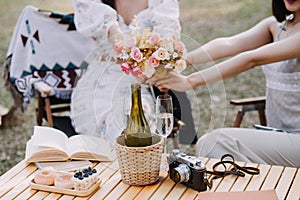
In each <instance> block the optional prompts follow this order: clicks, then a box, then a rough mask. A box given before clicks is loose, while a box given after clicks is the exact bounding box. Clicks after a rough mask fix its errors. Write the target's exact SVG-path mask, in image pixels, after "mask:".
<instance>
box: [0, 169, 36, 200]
mask: <svg viewBox="0 0 300 200" xmlns="http://www.w3.org/2000/svg"><path fill="white" fill-rule="evenodd" d="M36 169H37V168H36V167H35V166H34V165H29V166H27V167H26V168H25V169H22V171H21V172H20V173H18V174H16V176H14V177H12V178H11V179H9V180H8V181H6V184H5V185H2V186H1V189H0V197H2V196H3V195H4V194H5V193H7V192H9V191H10V190H11V189H12V188H14V187H15V186H16V185H18V184H20V183H21V182H22V181H23V180H24V179H26V177H28V176H29V175H30V174H32V173H34V171H35V170H36Z"/></svg>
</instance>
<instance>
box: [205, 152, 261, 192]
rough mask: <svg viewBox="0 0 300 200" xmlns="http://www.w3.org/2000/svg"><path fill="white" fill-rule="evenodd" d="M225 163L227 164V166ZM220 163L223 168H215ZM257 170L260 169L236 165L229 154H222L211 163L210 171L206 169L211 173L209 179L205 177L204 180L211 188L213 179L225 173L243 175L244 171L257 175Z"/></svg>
mask: <svg viewBox="0 0 300 200" xmlns="http://www.w3.org/2000/svg"><path fill="white" fill-rule="evenodd" d="M228 158H229V159H228ZM226 164H229V167H228V165H226ZM220 165H221V166H223V169H217V168H218V167H219V166H220ZM259 172H260V170H259V169H258V168H255V167H242V166H240V165H238V164H237V163H236V162H235V160H234V157H233V156H232V155H231V154H224V155H223V156H222V157H221V160H220V161H219V162H217V163H215V164H214V165H213V167H212V171H206V173H207V174H211V175H212V176H211V178H210V181H209V180H208V179H207V178H205V182H206V184H207V186H208V187H209V188H212V181H213V180H215V179H218V178H223V177H225V176H227V175H236V176H241V177H244V176H245V174H246V173H247V174H250V175H257V174H259Z"/></svg>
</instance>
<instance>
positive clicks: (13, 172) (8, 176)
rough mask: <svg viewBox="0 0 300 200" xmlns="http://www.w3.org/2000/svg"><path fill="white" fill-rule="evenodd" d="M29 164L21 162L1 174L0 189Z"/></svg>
mask: <svg viewBox="0 0 300 200" xmlns="http://www.w3.org/2000/svg"><path fill="white" fill-rule="evenodd" d="M28 165H29V163H27V162H25V161H24V160H22V161H21V162H19V163H18V164H16V165H15V166H14V167H12V168H11V169H10V170H9V171H7V172H6V173H5V174H3V175H2V176H1V177H0V187H1V186H2V185H6V182H7V181H9V180H10V179H12V178H13V177H14V176H16V175H17V173H21V171H22V170H23V169H25V168H26V167H27V166H28Z"/></svg>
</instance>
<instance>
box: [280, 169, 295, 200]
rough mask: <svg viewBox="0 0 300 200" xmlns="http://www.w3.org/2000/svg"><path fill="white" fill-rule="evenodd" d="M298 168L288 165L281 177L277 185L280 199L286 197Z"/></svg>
mask: <svg viewBox="0 0 300 200" xmlns="http://www.w3.org/2000/svg"><path fill="white" fill-rule="evenodd" d="M296 172H297V169H296V168H292V167H286V168H285V169H284V171H283V173H282V175H281V177H280V180H279V182H278V184H277V186H276V193H277V196H278V198H279V199H284V198H285V197H286V196H287V193H288V191H289V187H290V185H291V183H292V181H293V177H294V176H295V175H296Z"/></svg>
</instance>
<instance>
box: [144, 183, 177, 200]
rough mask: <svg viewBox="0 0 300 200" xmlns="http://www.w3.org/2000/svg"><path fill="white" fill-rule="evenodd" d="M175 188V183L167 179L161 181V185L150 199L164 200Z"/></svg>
mask: <svg viewBox="0 0 300 200" xmlns="http://www.w3.org/2000/svg"><path fill="white" fill-rule="evenodd" d="M174 186H175V182H174V181H173V180H171V179H169V178H167V179H165V180H164V181H163V184H161V185H160V186H159V188H158V189H157V190H156V191H155V193H154V194H153V196H151V198H150V199H152V200H157V199H163V198H165V197H166V196H167V195H168V193H169V191H170V190H171V189H172V188H173V187H174Z"/></svg>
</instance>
